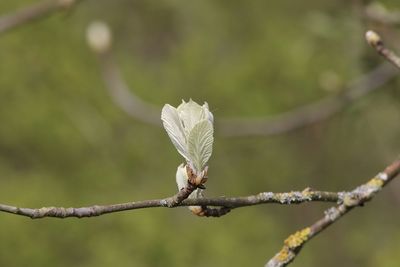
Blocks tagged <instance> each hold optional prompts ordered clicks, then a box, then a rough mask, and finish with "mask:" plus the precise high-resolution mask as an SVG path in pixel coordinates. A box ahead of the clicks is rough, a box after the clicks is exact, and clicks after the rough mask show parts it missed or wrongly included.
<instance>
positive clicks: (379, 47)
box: [365, 31, 400, 69]
mask: <svg viewBox="0 0 400 267" xmlns="http://www.w3.org/2000/svg"><path fill="white" fill-rule="evenodd" d="M365 39H367V42H368V43H369V44H370V45H371V46H372V47H373V48H375V50H376V51H377V52H378V53H379V54H380V55H381V56H382V57H384V58H385V59H386V60H387V61H389V62H390V63H392V64H393V65H394V66H396V67H397V68H399V69H400V57H399V56H398V55H396V53H394V52H393V51H392V50H390V49H388V48H387V47H386V46H385V45H384V43H383V41H382V38H381V37H380V36H379V35H378V34H377V33H376V32H374V31H367V32H366V33H365Z"/></svg>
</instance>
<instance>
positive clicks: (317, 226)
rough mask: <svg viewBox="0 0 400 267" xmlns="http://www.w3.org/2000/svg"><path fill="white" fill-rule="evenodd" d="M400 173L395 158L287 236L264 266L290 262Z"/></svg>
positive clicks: (276, 265)
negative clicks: (310, 243)
mask: <svg viewBox="0 0 400 267" xmlns="http://www.w3.org/2000/svg"><path fill="white" fill-rule="evenodd" d="M399 173H400V160H396V161H395V162H393V163H392V164H391V165H389V166H388V167H386V169H385V170H384V171H382V172H380V173H379V174H378V175H376V176H375V177H374V178H372V179H371V180H369V181H368V182H367V183H365V184H363V185H361V186H359V187H357V188H355V189H354V190H353V191H351V192H349V193H347V194H345V196H344V198H343V203H342V204H340V205H338V206H336V207H332V208H330V209H328V210H326V211H325V216H324V217H323V218H322V219H320V220H318V221H317V222H315V223H314V224H312V225H311V226H310V227H306V228H304V229H302V230H300V231H297V232H296V233H294V234H292V235H291V236H289V237H288V238H287V239H286V240H285V242H284V245H283V248H282V249H281V250H280V251H279V252H278V253H277V254H276V255H275V256H274V257H273V258H272V259H270V260H269V261H268V263H267V264H266V265H265V267H283V266H287V265H288V264H290V263H291V262H292V261H293V260H294V259H295V258H296V256H297V255H298V254H299V252H300V250H301V248H302V247H303V246H304V245H305V244H306V243H307V242H308V241H309V240H310V239H311V238H313V237H314V236H316V235H318V234H319V233H321V232H322V231H324V230H325V229H326V228H327V227H328V226H330V225H331V224H333V223H335V222H336V221H338V220H339V219H340V218H341V217H343V216H344V215H345V214H346V213H348V212H349V211H351V210H352V209H353V208H355V207H358V206H362V205H363V204H365V203H366V202H367V201H370V200H371V199H372V198H373V197H374V196H375V195H376V194H377V193H378V192H379V191H380V190H381V189H382V188H383V187H384V186H385V185H387V184H388V183H389V182H390V181H391V180H392V179H393V178H395V177H396V176H397V175H398V174H399Z"/></svg>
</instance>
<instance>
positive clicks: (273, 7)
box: [0, 0, 400, 267]
mask: <svg viewBox="0 0 400 267" xmlns="http://www.w3.org/2000/svg"><path fill="white" fill-rule="evenodd" d="M34 2H37V1H30V0H29V1H28V0H15V1H1V2H0V12H1V13H3V14H5V13H11V12H13V11H15V10H17V9H19V8H21V7H24V6H26V5H29V4H31V3H34ZM396 2H397V3H396ZM385 3H386V4H387V5H388V7H389V8H393V9H396V8H400V4H399V3H398V1H395V0H392V1H386V2H385ZM362 5H363V3H362V1H316V0H306V1H290V0H283V1H263V0H253V1H244V0H241V1H239V0H233V1H220V0H218V1H217V0H193V1H178V0H130V1H128V0H121V1H106V0H102V1H84V2H83V3H82V4H81V5H79V6H78V7H77V8H76V9H74V10H73V11H71V12H67V13H59V14H56V15H54V16H50V17H48V18H45V19H42V20H40V21H37V22H35V23H30V24H28V25H25V26H23V27H20V28H18V29H15V30H13V31H11V32H8V33H6V34H3V35H1V36H0V59H1V60H0V73H1V75H0V121H1V126H0V185H1V186H0V196H1V197H0V203H4V204H10V205H16V206H20V207H42V206H65V207H69V206H85V205H92V204H111V203H118V202H127V201H133V200H142V199H149V198H159V197H166V196H169V195H172V194H174V193H175V192H176V185H175V181H174V180H175V178H174V177H175V171H176V167H177V166H178V165H179V164H180V163H181V162H182V159H181V158H180V157H179V155H178V153H177V152H176V151H175V149H174V148H173V146H172V144H171V143H170V141H169V139H168V137H167V135H166V133H165V132H164V131H163V130H162V129H161V128H157V127H154V126H151V125H146V124H144V123H142V122H140V121H137V120H135V119H133V118H131V117H129V116H128V115H126V114H125V113H124V112H123V111H121V109H120V108H118V107H117V106H116V105H115V104H114V103H113V101H112V99H111V98H110V96H109V95H108V93H107V91H106V88H105V85H104V83H103V80H102V77H101V73H100V71H99V64H98V60H97V58H96V56H95V55H94V54H93V53H92V52H91V50H90V49H89V48H88V47H87V45H86V41H85V32H86V27H87V25H88V24H89V23H90V22H91V21H93V20H95V19H96V20H97V19H101V20H104V21H106V22H108V23H109V24H110V26H111V28H112V29H113V32H114V52H115V56H116V60H117V62H118V65H119V67H120V68H121V70H122V72H123V74H124V78H125V79H126V80H127V82H128V83H129V85H130V86H131V88H132V89H134V92H135V93H136V94H137V95H139V96H140V97H141V98H143V99H144V100H146V101H148V102H150V103H153V104H154V105H156V106H158V107H159V108H160V111H161V108H162V106H163V105H164V103H170V104H172V105H178V104H179V103H180V101H181V99H182V98H184V99H188V98H189V97H191V98H193V99H194V100H196V101H198V102H203V101H207V102H208V103H209V104H210V108H211V110H212V111H213V113H214V116H215V118H216V120H218V118H222V117H225V118H226V117H238V116H247V117H255V116H263V115H272V114H278V113H280V112H284V111H287V110H290V109H292V108H295V107H297V106H301V105H304V104H307V103H310V102H313V101H315V100H318V99H320V98H322V97H324V96H327V95H330V94H335V93H337V90H340V85H341V84H344V83H346V81H348V80H350V79H352V78H354V77H357V76H358V75H360V74H362V73H365V72H366V71H368V70H370V69H371V68H373V66H375V65H378V64H380V62H382V61H383V59H381V58H380V57H379V56H378V55H377V54H376V53H375V52H374V51H373V49H371V48H370V47H368V45H367V44H366V43H365V41H364V32H365V31H366V29H368V27H373V25H371V24H370V23H368V22H366V21H365V19H363V18H361V17H360V16H359V8H360V6H362ZM379 29H380V28H378V30H379ZM383 34H384V35H383V36H384V38H385V40H387V41H388V45H389V46H390V47H392V48H394V49H397V51H398V52H400V46H398V47H396V46H395V45H396V44H397V45H398V44H399V42H398V40H399V39H398V38H397V39H396V37H398V35H399V31H398V29H396V28H391V29H387V30H385V31H384V32H383ZM399 85H400V79H397V80H394V81H392V82H390V83H388V84H387V85H386V86H384V87H382V88H381V89H379V90H378V91H376V92H374V93H372V94H370V95H368V96H367V97H364V98H363V99H361V100H359V101H357V102H356V103H355V104H353V105H351V106H350V107H349V108H347V109H345V111H344V112H342V113H340V114H338V115H337V116H335V117H334V118H333V119H330V120H327V121H325V122H322V123H319V124H317V125H313V126H310V127H307V128H304V129H301V130H297V131H294V132H291V133H287V134H283V135H279V136H273V137H271V136H269V137H268V136H266V137H240V138H226V137H222V136H221V135H217V136H216V140H215V144H214V153H213V156H212V158H211V160H210V171H209V181H208V182H207V192H206V194H207V195H208V196H220V195H227V196H235V195H248V194H255V193H258V192H261V191H276V192H279V191H290V190H302V189H304V188H306V187H312V188H316V189H321V190H331V191H341V190H349V189H352V188H353V187H355V186H356V185H358V184H360V183H362V182H364V181H366V180H367V179H368V178H370V177H372V176H373V175H374V174H376V173H377V172H379V171H380V170H381V169H382V168H383V167H384V166H385V165H386V164H388V163H390V162H391V161H392V160H394V159H395V158H396V157H398V155H399V153H400V138H399V136H400V123H399V122H400V89H399ZM216 131H217V132H218V129H216ZM328 207H329V204H324V203H310V204H306V205H300V206H276V205H263V206H256V207H249V208H243V209H238V210H235V211H233V212H232V213H230V214H229V215H227V216H224V217H222V218H218V219H213V218H199V217H195V216H192V215H191V214H190V212H189V211H188V210H187V209H185V208H177V209H173V210H168V209H162V208H157V209H145V210H137V211H131V212H123V213H116V214H111V215H105V216H101V217H96V218H89V219H81V220H79V219H75V218H70V219H64V220H59V219H53V218H47V219H41V220H30V219H27V218H25V217H20V216H14V215H10V214H6V213H1V214H0V225H1V227H0V266H10V267H13V266H177V267H179V266H193V267H197V266H263V264H264V263H265V262H266V261H267V260H268V259H269V258H271V257H272V256H273V255H274V254H275V253H276V252H278V250H279V249H280V248H281V246H282V242H283V240H284V239H285V238H286V237H287V236H288V235H289V234H290V233H292V232H294V231H296V230H298V229H301V228H303V227H305V226H307V225H309V224H311V223H312V222H314V221H316V220H317V219H318V218H320V217H321V216H322V215H323V211H324V209H326V208H328ZM399 208H400V179H397V180H395V181H393V182H392V183H391V184H390V185H389V186H388V187H387V188H385V190H384V191H383V192H382V193H381V194H379V195H378V196H377V197H376V198H375V199H374V200H373V201H372V202H371V203H368V204H367V205H366V207H364V208H360V209H357V210H354V211H353V212H351V213H350V214H349V215H347V216H346V217H345V218H343V220H341V221H340V222H338V223H336V224H335V225H333V226H332V227H331V228H329V229H328V230H326V231H325V232H323V233H322V234H321V235H319V236H318V237H316V238H315V239H313V240H312V241H311V242H310V243H308V244H307V245H306V247H305V248H304V249H303V250H302V252H301V254H300V256H299V257H298V258H297V259H296V261H295V262H294V263H293V266H338V265H342V266H399V261H400V255H399V254H398V251H399V250H400V228H399V219H400V214H399V212H398V211H399Z"/></svg>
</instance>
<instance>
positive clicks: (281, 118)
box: [88, 22, 397, 137]
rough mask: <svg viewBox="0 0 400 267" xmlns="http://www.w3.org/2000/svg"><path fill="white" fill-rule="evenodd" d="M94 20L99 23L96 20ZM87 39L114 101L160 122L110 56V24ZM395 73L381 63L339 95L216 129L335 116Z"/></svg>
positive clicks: (300, 123)
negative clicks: (129, 84)
mask: <svg viewBox="0 0 400 267" xmlns="http://www.w3.org/2000/svg"><path fill="white" fill-rule="evenodd" d="M94 24H97V25H96V26H100V25H99V24H100V23H99V22H97V23H94ZM93 26H94V25H93ZM103 36H108V38H105V39H106V41H104V38H101V37H103ZM88 39H89V45H90V47H91V48H92V49H93V51H94V52H96V54H97V55H98V56H99V59H100V60H99V63H100V67H101V70H102V76H103V79H104V81H105V83H106V86H107V90H108V92H109V94H110V96H111V98H112V99H113V101H114V102H115V104H116V105H117V106H118V107H119V108H121V109H122V110H123V111H125V112H126V113H127V114H128V115H130V116H131V117H133V118H135V119H137V120H140V121H143V122H145V123H149V124H152V125H156V126H161V123H160V121H159V112H158V110H159V108H157V107H155V106H153V105H151V104H149V103H147V102H145V101H144V100H142V99H141V98H140V97H138V96H137V95H135V94H134V93H133V90H131V89H130V88H129V86H128V85H127V83H126V81H125V80H124V79H123V78H122V76H121V74H120V71H119V68H118V66H117V64H115V62H114V60H113V56H112V52H111V42H112V41H111V31H110V29H109V27H108V26H107V25H106V24H104V23H101V27H92V25H91V26H89V28H88ZM396 75H397V72H396V71H395V70H394V69H393V68H391V67H390V66H387V65H386V64H382V65H381V66H378V67H377V68H376V69H374V70H372V71H371V72H369V73H367V74H365V75H362V76H361V77H358V78H357V79H355V80H353V81H351V82H349V83H348V84H347V86H346V87H345V88H346V90H344V91H343V93H341V94H339V95H335V96H328V97H326V98H323V99H322V100H319V101H316V102H314V103H311V104H309V105H305V106H302V107H299V108H296V109H294V110H292V111H289V112H284V113H281V114H278V115H275V116H267V117H261V118H255V119H249V118H236V119H220V120H219V121H217V122H216V124H217V127H216V128H217V129H220V131H219V133H220V134H221V135H223V136H229V137H232V136H252V135H262V136H268V135H277V134H282V133H286V132H290V131H293V130H296V129H299V128H302V127H306V126H309V125H311V124H315V123H318V122H321V121H324V120H326V119H328V118H330V117H332V116H334V115H335V114H337V113H338V112H340V111H341V110H342V109H344V108H345V107H346V106H348V105H350V104H351V103H352V102H354V101H356V100H358V99H359V98H362V97H364V96H365V95H367V94H368V93H370V92H372V91H374V90H376V89H378V88H380V87H381V86H382V85H384V84H385V83H387V82H388V81H390V80H391V79H392V78H393V77H395V76H396Z"/></svg>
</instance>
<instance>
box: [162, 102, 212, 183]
mask: <svg viewBox="0 0 400 267" xmlns="http://www.w3.org/2000/svg"><path fill="white" fill-rule="evenodd" d="M161 119H162V121H163V125H164V128H165V130H166V131H167V133H168V136H169V137H170V139H171V141H172V143H173V144H174V146H175V148H176V149H177V150H178V152H179V153H180V154H181V155H182V156H183V157H184V158H185V159H186V161H187V163H188V164H189V166H190V168H191V169H192V170H193V171H194V174H196V175H199V174H201V173H202V172H203V174H204V173H206V166H207V162H208V160H209V159H210V157H211V154H212V145H213V141H214V137H213V134H214V128H213V122H214V118H213V115H212V113H211V112H210V110H209V109H208V104H207V103H204V105H202V106H200V105H199V104H197V103H196V102H194V101H192V100H191V99H190V100H189V102H185V101H182V104H180V105H179V106H178V108H174V107H173V106H171V105H169V104H166V105H165V106H164V107H163V109H162V112H161Z"/></svg>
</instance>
